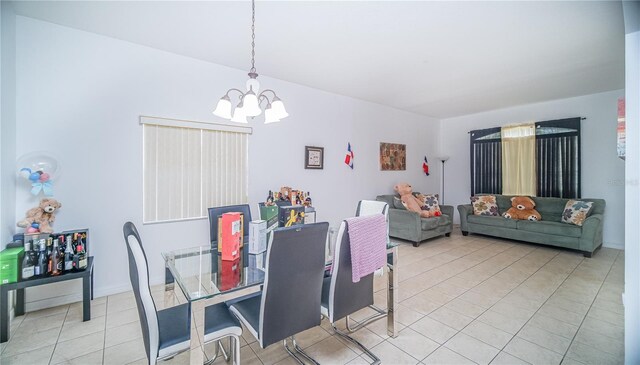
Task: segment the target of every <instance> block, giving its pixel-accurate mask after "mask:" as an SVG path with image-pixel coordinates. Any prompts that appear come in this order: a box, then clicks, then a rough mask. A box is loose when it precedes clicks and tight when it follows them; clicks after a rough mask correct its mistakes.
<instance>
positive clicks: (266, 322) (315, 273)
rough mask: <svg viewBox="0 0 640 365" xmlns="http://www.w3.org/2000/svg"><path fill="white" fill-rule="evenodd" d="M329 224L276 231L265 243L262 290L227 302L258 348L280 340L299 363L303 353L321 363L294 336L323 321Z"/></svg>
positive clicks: (307, 225) (305, 356)
mask: <svg viewBox="0 0 640 365" xmlns="http://www.w3.org/2000/svg"><path fill="white" fill-rule="evenodd" d="M328 229H329V224H328V223H326V222H325V223H313V224H304V225H299V226H295V227H289V228H278V229H276V230H274V238H273V242H272V243H271V244H270V245H269V247H267V257H266V260H265V262H266V263H265V279H264V289H263V290H262V293H261V294H260V295H259V296H255V297H252V298H249V299H246V300H243V301H240V302H236V303H233V304H231V305H230V307H229V309H230V310H231V312H232V313H233V314H235V315H236V316H237V317H238V318H240V320H241V321H242V323H243V324H244V325H245V327H246V328H247V329H248V330H249V332H251V334H252V335H253V336H254V337H255V338H256V339H257V340H258V342H259V344H260V347H262V348H265V347H267V346H269V345H271V344H274V343H276V342H278V341H282V342H283V345H284V347H285V349H286V351H287V352H288V353H289V355H291V356H292V357H293V358H295V359H296V360H297V361H298V362H299V363H301V364H303V363H304V362H303V360H302V359H301V357H302V358H304V359H306V360H308V361H310V362H312V363H314V364H318V362H317V361H315V360H314V359H313V358H311V357H310V356H309V355H307V354H306V353H305V352H304V351H303V350H302V349H301V348H300V346H298V344H297V342H296V340H295V337H294V336H295V335H296V334H297V333H300V332H302V331H305V330H307V329H309V328H313V327H316V326H318V325H320V320H321V317H320V292H321V289H322V277H323V276H324V263H325V262H324V249H325V241H326V237H327V232H328ZM288 340H290V341H291V343H292V345H293V348H291V347H289V345H288V343H287V341H288ZM299 356H301V357H299Z"/></svg>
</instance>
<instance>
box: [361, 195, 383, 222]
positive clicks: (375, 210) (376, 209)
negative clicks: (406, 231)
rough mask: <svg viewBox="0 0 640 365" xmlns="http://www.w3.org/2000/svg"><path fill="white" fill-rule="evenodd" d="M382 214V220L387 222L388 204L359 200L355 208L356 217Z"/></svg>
mask: <svg viewBox="0 0 640 365" xmlns="http://www.w3.org/2000/svg"><path fill="white" fill-rule="evenodd" d="M372 214H384V218H385V219H386V220H387V222H388V221H389V204H387V203H386V202H383V201H376V200H360V201H359V202H358V208H356V217H361V216H366V215H372Z"/></svg>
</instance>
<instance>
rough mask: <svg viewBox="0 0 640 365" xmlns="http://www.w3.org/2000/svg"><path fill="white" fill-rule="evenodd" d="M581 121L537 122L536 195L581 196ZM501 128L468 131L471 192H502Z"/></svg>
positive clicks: (571, 119) (574, 119) (579, 119)
mask: <svg viewBox="0 0 640 365" xmlns="http://www.w3.org/2000/svg"><path fill="white" fill-rule="evenodd" d="M580 121H581V118H579V117H578V118H568V119H559V120H550V121H544V122H537V123H535V126H536V132H535V134H536V162H535V164H536V196H543V197H559V198H579V197H580ZM500 130H501V128H491V129H481V130H474V131H471V132H469V135H470V154H471V156H470V158H471V159H470V161H471V195H476V194H502V188H503V186H502V166H501V165H502V157H503V156H502V154H503V151H502V146H501V135H500Z"/></svg>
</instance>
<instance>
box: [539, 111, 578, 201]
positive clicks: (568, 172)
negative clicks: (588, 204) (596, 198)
mask: <svg viewBox="0 0 640 365" xmlns="http://www.w3.org/2000/svg"><path fill="white" fill-rule="evenodd" d="M536 131H542V132H543V133H536V158H537V161H536V173H537V180H538V181H537V196H544V197H548V196H551V197H557V198H579V197H580V118H570V119H561V120H552V121H546V122H539V123H536Z"/></svg>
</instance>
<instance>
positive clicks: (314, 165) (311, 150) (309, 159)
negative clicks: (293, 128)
mask: <svg viewBox="0 0 640 365" xmlns="http://www.w3.org/2000/svg"><path fill="white" fill-rule="evenodd" d="M304 168H305V169H311V170H322V169H323V168H324V147H314V146H305V147H304Z"/></svg>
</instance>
